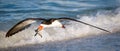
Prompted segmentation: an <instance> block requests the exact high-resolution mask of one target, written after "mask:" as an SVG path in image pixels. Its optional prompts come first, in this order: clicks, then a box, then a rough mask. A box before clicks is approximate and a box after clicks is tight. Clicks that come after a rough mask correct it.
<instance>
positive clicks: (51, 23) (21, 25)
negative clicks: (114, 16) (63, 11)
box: [5, 17, 111, 37]
mask: <svg viewBox="0 0 120 51" xmlns="http://www.w3.org/2000/svg"><path fill="white" fill-rule="evenodd" d="M60 20H63V21H64V20H70V21H75V22H79V23H82V24H85V25H88V26H91V27H94V28H97V29H100V30H102V31H105V32H108V33H111V32H110V31H108V30H106V29H103V28H100V27H97V26H94V25H91V24H88V23H86V22H83V21H80V20H76V19H73V18H69V17H61V18H49V19H45V18H26V19H24V20H22V21H20V22H18V23H17V24H15V25H14V26H13V27H12V28H11V29H10V30H9V31H8V32H7V33H6V36H5V37H10V36H12V35H14V34H17V33H18V32H20V31H22V30H24V29H27V28H28V27H30V25H31V24H32V23H35V22H38V21H41V24H40V25H39V26H38V28H37V29H36V30H35V32H36V34H35V35H34V36H36V35H37V34H39V33H38V32H39V31H41V30H43V29H44V28H47V27H61V28H65V26H64V25H63V24H62V23H61V22H60ZM39 35H40V36H41V37H42V35H41V34H39Z"/></svg>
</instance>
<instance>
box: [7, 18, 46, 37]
mask: <svg viewBox="0 0 120 51" xmlns="http://www.w3.org/2000/svg"><path fill="white" fill-rule="evenodd" d="M37 20H45V19H43V18H27V19H24V20H22V21H20V22H18V23H17V24H16V25H14V26H13V27H12V28H11V29H10V30H9V31H8V32H7V34H6V37H9V36H12V35H14V34H15V33H18V32H19V31H22V30H24V29H25V28H28V27H29V26H30V25H31V24H32V23H34V22H36V21H37Z"/></svg>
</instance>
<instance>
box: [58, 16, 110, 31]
mask: <svg viewBox="0 0 120 51" xmlns="http://www.w3.org/2000/svg"><path fill="white" fill-rule="evenodd" d="M63 19H64V20H72V21H76V22H80V23H83V24H85V25H89V26H91V27H94V28H97V29H100V30H103V31H106V32H109V33H111V32H110V31H108V30H106V29H103V28H100V27H97V26H94V25H91V24H88V23H85V22H83V21H78V20H76V19H72V18H57V20H63Z"/></svg>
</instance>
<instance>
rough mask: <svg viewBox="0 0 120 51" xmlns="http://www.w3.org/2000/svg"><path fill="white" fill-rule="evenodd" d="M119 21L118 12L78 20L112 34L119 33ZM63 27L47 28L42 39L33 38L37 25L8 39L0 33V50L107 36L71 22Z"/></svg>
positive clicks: (96, 30) (42, 32)
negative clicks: (93, 36)
mask: <svg viewBox="0 0 120 51" xmlns="http://www.w3.org/2000/svg"><path fill="white" fill-rule="evenodd" d="M78 17H79V16H78ZM79 18H80V17H79ZM119 19H120V13H119V12H118V14H115V15H109V14H107V15H106V14H100V13H98V14H96V15H95V16H82V17H81V18H80V19H78V20H81V21H84V22H86V23H89V24H92V25H95V26H98V27H101V28H104V29H106V30H109V31H110V32H112V33H115V32H119V31H120V28H119V27H120V20H119ZM65 26H66V29H62V28H49V29H45V30H43V31H41V32H40V33H41V34H42V35H43V37H42V38H41V37H40V36H39V35H37V36H35V37H34V34H35V32H34V30H35V29H36V27H37V25H33V26H31V27H30V28H28V29H26V30H24V31H22V32H19V33H17V34H15V35H13V36H11V37H9V38H5V33H6V32H3V31H0V35H1V36H0V43H1V44H0V48H1V47H2V48H3V47H10V46H22V45H26V44H36V43H43V42H49V41H58V40H60V41H62V40H67V39H73V38H80V37H86V36H89V35H100V34H109V33H106V32H104V31H101V30H98V29H96V28H93V27H90V26H86V25H84V24H81V23H77V22H72V21H70V22H69V25H65Z"/></svg>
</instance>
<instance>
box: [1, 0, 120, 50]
mask: <svg viewBox="0 0 120 51" xmlns="http://www.w3.org/2000/svg"><path fill="white" fill-rule="evenodd" d="M119 7H120V0H0V50H1V51H120V37H119V36H120V33H119V32H120V28H119V27H120V20H119V19H120V8H119ZM37 17H38V18H60V17H70V18H74V19H77V20H81V21H83V22H86V23H89V24H92V25H95V26H98V27H101V28H104V29H107V30H109V31H111V32H112V33H106V32H103V31H101V30H98V29H95V28H93V27H89V26H86V25H83V24H80V23H76V22H72V21H69V22H67V24H65V26H66V29H61V28H49V29H45V30H43V31H42V32H41V33H42V35H43V38H41V37H39V36H36V37H34V34H35V32H34V30H35V29H36V28H37V26H38V25H39V24H40V23H34V24H33V25H32V26H31V27H30V28H28V29H26V30H24V31H21V32H19V33H17V34H16V35H13V36H11V37H9V38H6V37H5V34H6V32H7V31H8V30H9V29H10V28H11V27H12V26H13V25H15V24H16V23H17V22H19V21H21V20H23V19H25V18H37ZM51 30H52V31H51Z"/></svg>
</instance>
